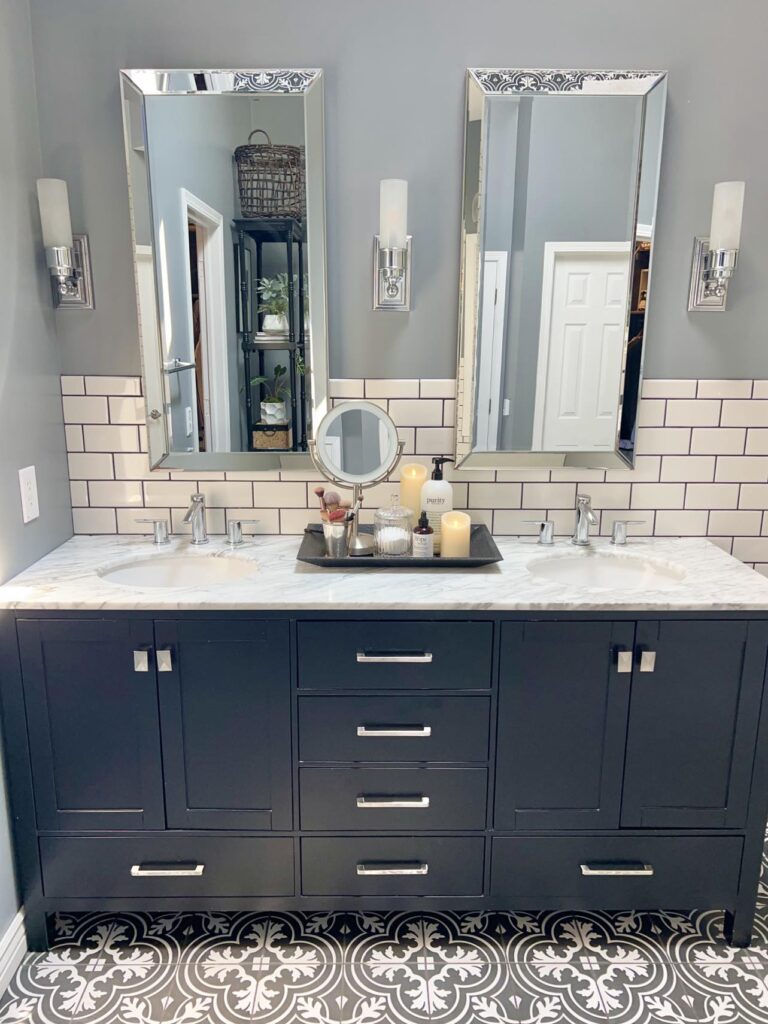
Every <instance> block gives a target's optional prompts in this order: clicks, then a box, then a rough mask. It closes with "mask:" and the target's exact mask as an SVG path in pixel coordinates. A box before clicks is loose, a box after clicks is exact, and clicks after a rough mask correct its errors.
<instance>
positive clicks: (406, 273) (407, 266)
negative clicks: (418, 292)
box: [373, 235, 411, 313]
mask: <svg viewBox="0 0 768 1024" xmlns="http://www.w3.org/2000/svg"><path fill="white" fill-rule="evenodd" d="M380 241H381V240H380V236H379V235H374V236H373V308H374V309H390V310H395V311H396V312H400V313H407V312H408V311H409V310H410V308H411V236H410V235H408V236H407V238H406V240H405V248H404V249H385V248H382V246H381V244H380Z"/></svg>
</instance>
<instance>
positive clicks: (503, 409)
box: [501, 398, 509, 416]
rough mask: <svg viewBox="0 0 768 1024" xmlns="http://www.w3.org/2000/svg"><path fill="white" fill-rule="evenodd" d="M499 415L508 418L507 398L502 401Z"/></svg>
mask: <svg viewBox="0 0 768 1024" xmlns="http://www.w3.org/2000/svg"><path fill="white" fill-rule="evenodd" d="M501 415H502V416H509V399H508V398H505V399H504V401H503V402H502V403H501Z"/></svg>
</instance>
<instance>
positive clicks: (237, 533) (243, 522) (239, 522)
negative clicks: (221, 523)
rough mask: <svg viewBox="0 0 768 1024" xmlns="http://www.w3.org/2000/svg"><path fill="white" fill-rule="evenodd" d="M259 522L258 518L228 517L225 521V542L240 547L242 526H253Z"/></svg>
mask: <svg viewBox="0 0 768 1024" xmlns="http://www.w3.org/2000/svg"><path fill="white" fill-rule="evenodd" d="M260 522H261V520H260V519H230V520H229V521H228V522H227V543H228V544H229V545H230V547H233V548H237V547H240V545H241V544H243V543H244V541H243V527H244V526H255V525H256V524H257V523H260Z"/></svg>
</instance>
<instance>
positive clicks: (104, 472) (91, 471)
mask: <svg viewBox="0 0 768 1024" xmlns="http://www.w3.org/2000/svg"><path fill="white" fill-rule="evenodd" d="M67 462H68V463H69V479H70V480H112V479H113V478H114V475H115V471H114V469H113V467H112V456H111V455H108V454H106V453H100V452H93V453H91V452H70V453H69V455H68V456H67Z"/></svg>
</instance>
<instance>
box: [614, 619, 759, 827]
mask: <svg viewBox="0 0 768 1024" xmlns="http://www.w3.org/2000/svg"><path fill="white" fill-rule="evenodd" d="M643 652H645V655H646V662H645V669H646V670H645V671H643V663H642V661H641V659H642V656H643ZM649 654H655V659H651V658H649V657H648V655H649ZM765 656H766V641H765V626H764V625H763V624H760V623H747V622H735V621H731V622H701V621H700V622H674V621H668V622H641V623H638V627H637V649H636V658H635V671H634V675H633V679H632V698H631V704H630V712H629V730H628V739H627V761H626V770H625V779H624V797H623V801H622V813H621V824H622V825H623V826H625V827H644V826H645V827H648V828H740V827H741V826H743V825H744V822H745V819H746V810H747V801H748V798H749V784H750V775H751V771H752V760H753V756H754V745H755V734H756V729H757V718H758V712H759V709H760V699H761V694H762V688H763V673H764V670H765ZM651 667H652V671H651V670H650V669H651Z"/></svg>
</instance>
